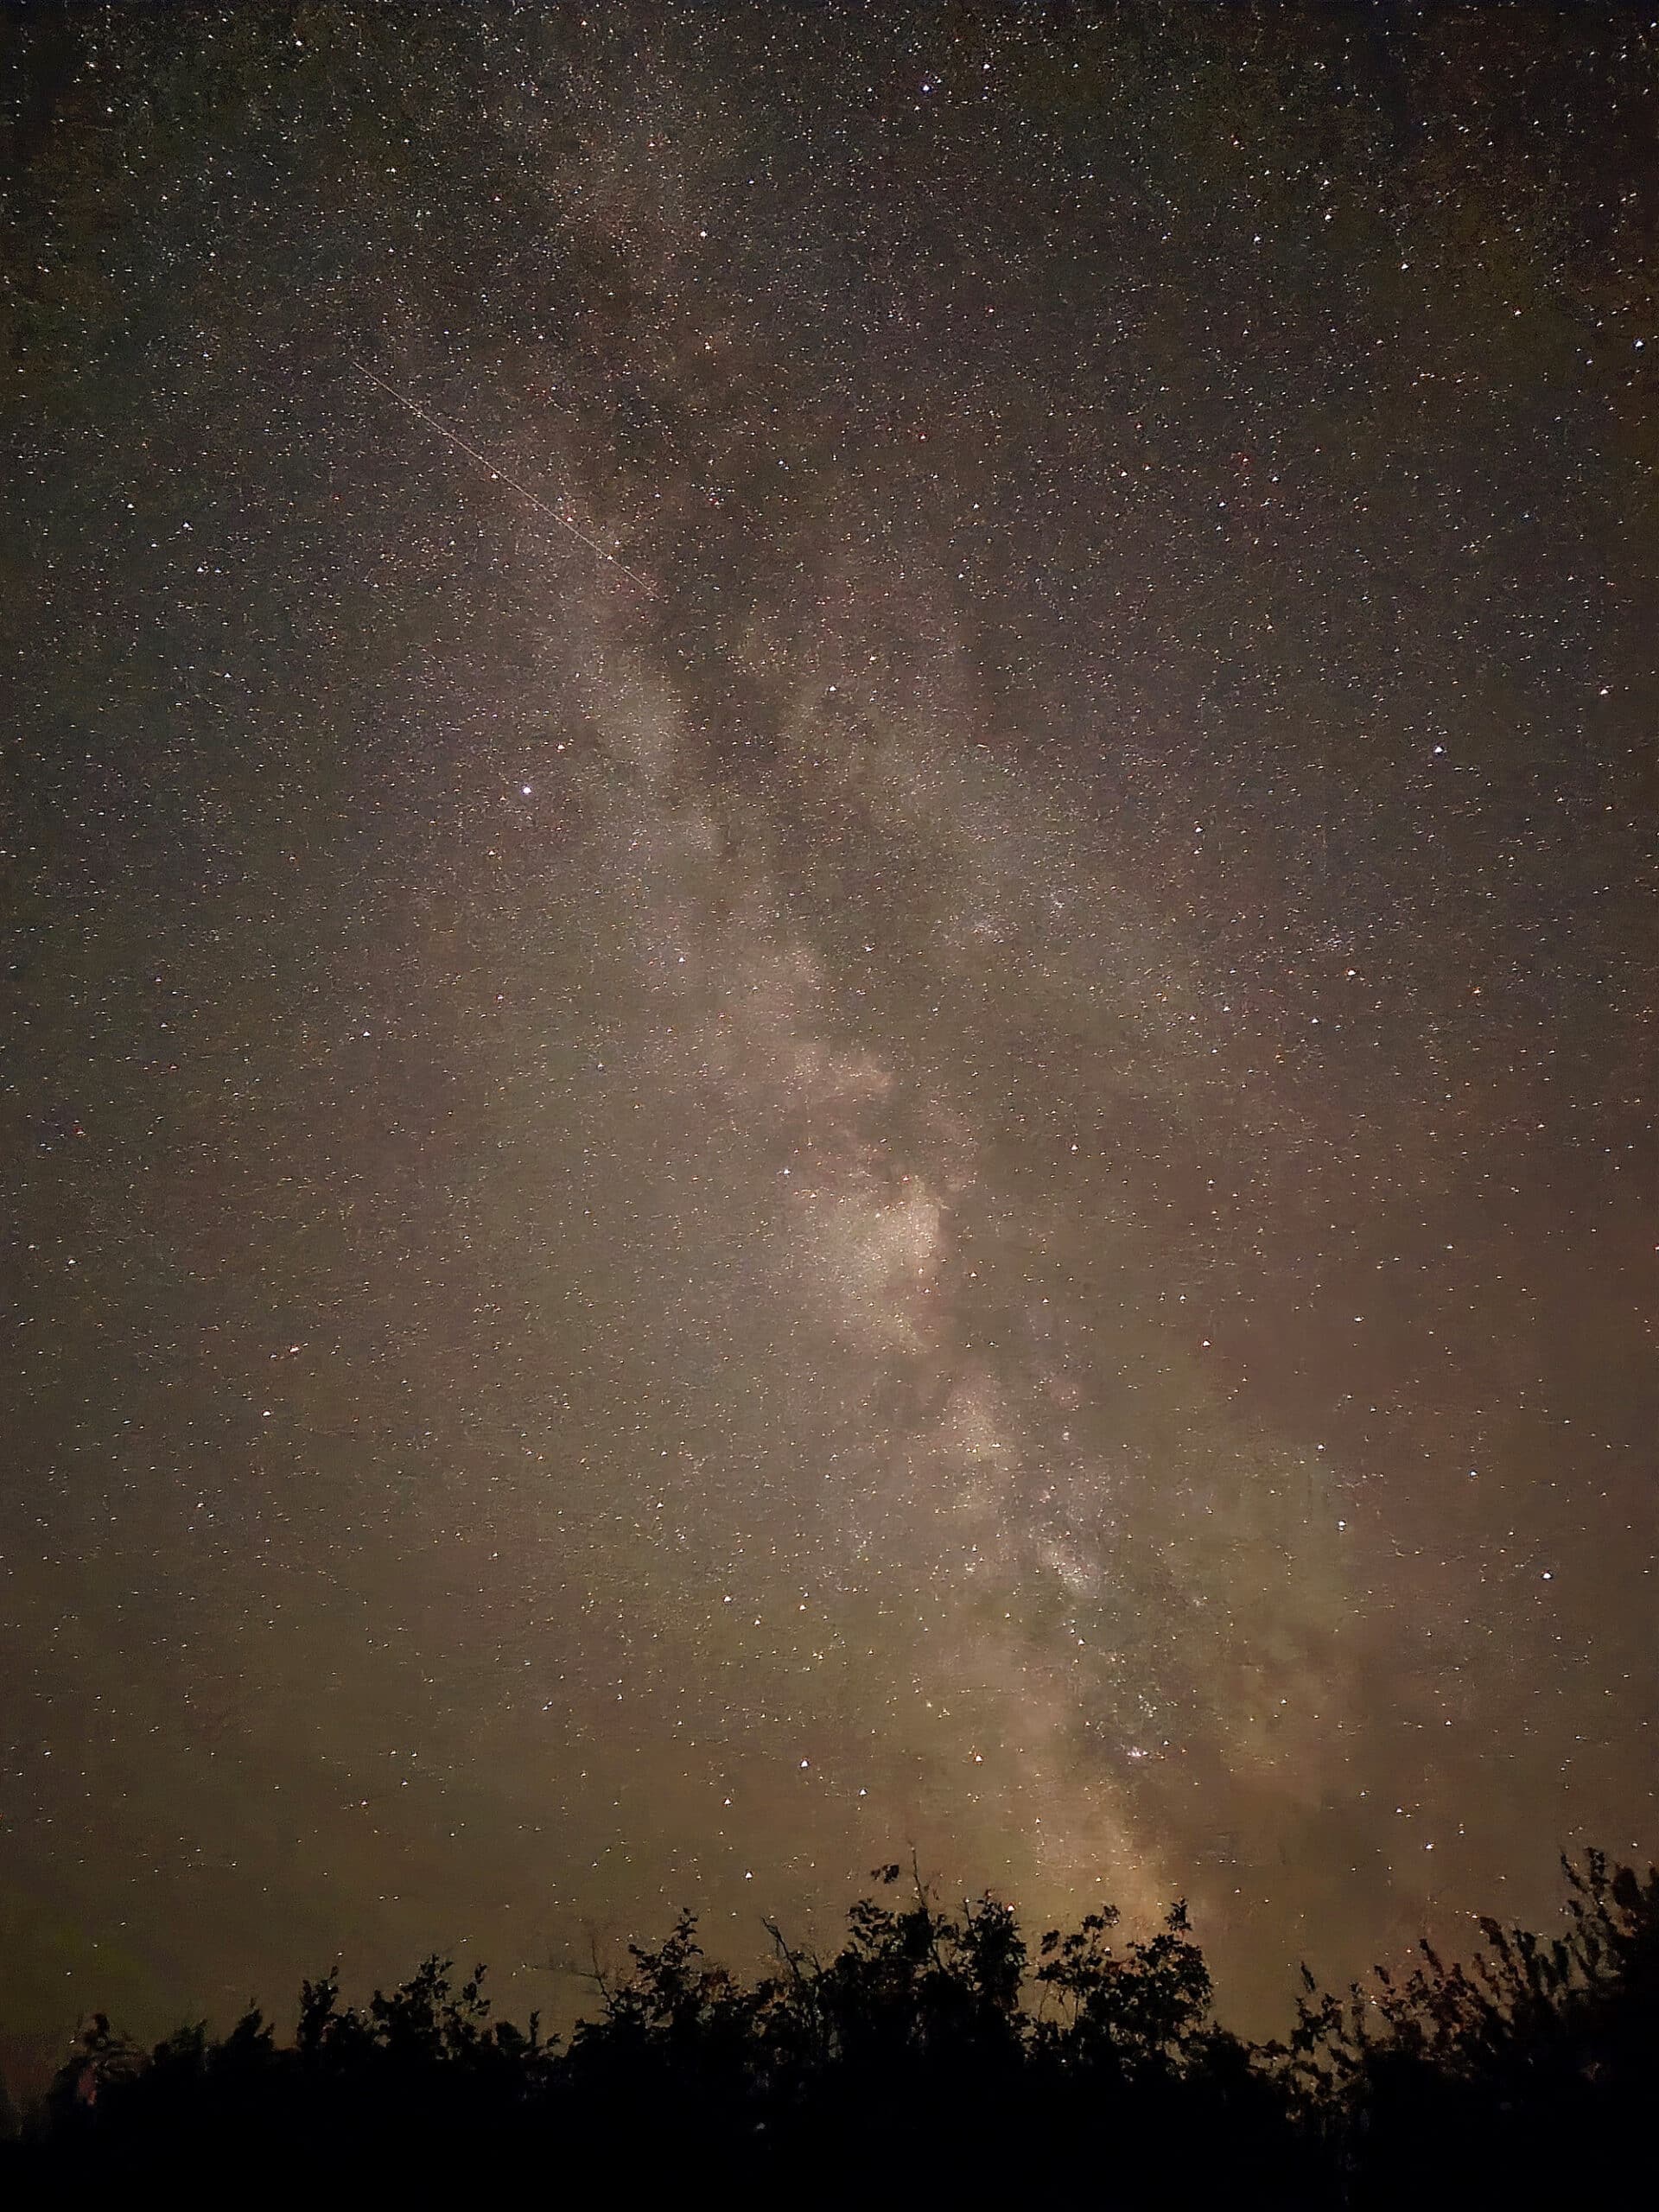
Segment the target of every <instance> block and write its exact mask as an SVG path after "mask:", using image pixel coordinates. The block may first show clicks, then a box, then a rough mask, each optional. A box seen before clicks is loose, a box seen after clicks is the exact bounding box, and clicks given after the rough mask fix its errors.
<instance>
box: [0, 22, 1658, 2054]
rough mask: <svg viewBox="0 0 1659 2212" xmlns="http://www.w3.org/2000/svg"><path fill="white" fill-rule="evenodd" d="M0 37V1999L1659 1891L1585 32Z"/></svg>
mask: <svg viewBox="0 0 1659 2212" xmlns="http://www.w3.org/2000/svg"><path fill="white" fill-rule="evenodd" d="M0 67H3V96H4V102H5V120H6V126H7V130H6V143H5V146H4V149H0V167H3V173H4V177H5V181H6V186H7V190H8V194H9V200H10V213H9V216H8V220H7V227H6V233H5V243H4V245H3V249H0V253H3V270H0V273H3V277H4V280H5V283H4V292H3V314H4V318H5V324H6V336H7V340H8V359H7V361H6V364H5V366H4V371H3V373H4V376H5V389H6V395H7V396H6V404H5V425H6V431H7V448H8V452H9V454H10V464H9V465H8V466H7V467H6V468H5V469H4V472H3V474H4V483H3V498H4V499H5V501H6V508H7V512H6V518H5V529H4V543H3V556H0V557H3V563H4V570H3V579H0V636H3V669H4V677H3V689H4V700H3V712H0V722H3V734H4V745H5V754H4V760H5V778H6V781H5V786H4V795H3V807H4V815H3V836H4V842H5V848H6V868H7V873H6V877H5V882H6V890H5V894H4V899H5V904H4V912H5V919H6V924H7V963H8V966H7V987H6V988H7V999H6V1006H5V1014H4V1023H3V1028H4V1047H5V1058H4V1066H3V1086H4V1087H3V1101H4V1109H5V1123H4V1128H5V1151H4V1160H5V1164H6V1172H7V1182H8V1188H9V1198H8V1204H7V1206H6V1208H5V1211H4V1240H5V1258H4V1304H5V1310H6V1317H7V1342H6V1350H5V1351H4V1354H3V1362H0V1366H3V1374H0V1397H3V1404H0V1436H3V1465H0V1554H3V1557H0V1721H3V1728H0V1734H3V1774H0V1961H3V1993H0V2015H3V2018H4V2019H5V2021H6V2023H7V2024H8V2026H9V2027H10V2029H11V2030H12V2031H14V2032H15V2033H16V2034H17V2035H19V2036H28V2035H36V2036H40V2037H45V2036H47V2035H48V2034H49V2033H55V2032H56V2031H59V2030H60V2029H63V2028H67V2027H69V2026H72V2025H73V2022H74V2019H75V2018H76V2015H77V2014H78V2013H79V2012H83V2011H85V2010H86V2009H89V2008H91V2007H92V2006H94V2005H98V2006H101V2007H104V2008H105V2009H108V2010H110V2011H111V2012H114V2013H116V2014H117V2015H118V2017H120V2018H123V2019H124V2020H125V2021H127V2022H128V2023H130V2024H132V2025H133V2026H135V2027H137V2028H140V2029H143V2030H145V2031H160V2030H161V2029H162V2028H164V2027H166V2026H168V2025H169V2024H172V2023H173V2022H174V2021H175V2020H176V2019H177V2018H180V2017H181V2016H182V2015H185V2014H187V2013H188V2014H191V2015H193V2016H194V2015H200V2014H201V2013H210V2014H212V2015H213V2016H214V2017H216V2018H219V2019H221V2020H222V2019H224V2018H226V2016H227V2015H228V2014H229V2012H231V2010H232V2008H233V2007H234V2006H236V2005H238V2004H239V2003H240V2002H241V2001H242V2000H243V1999H245V1998H246V1997H247V1996H248V1995H249V1993H255V1994H257V1995H258V1996H259V1997H260V1998H261V1999H264V2000H265V2001H267V2002H269V2003H271V2004H274V2005H277V2007H278V2008H279V2010H280V2008H281V2007H282V2006H283V2005H285V2003H286V2002H287V2000H288V1998H289V1993H291V1992H292V1991H293V1990H294V1989H295V1988H296V1986H297V1982H298V1980H299V1977H300V1976H301V1974H306V1973H311V1974H315V1973H317V1972H319V1971H321V1969H323V1968H325V1967H327V1965H328V1963H329V1962H330V1961H332V1960H333V1959H334V1957H335V1956H336V1955H343V1957H344V1960H345V1965H346V1979H347V1982H348V1984H349V1985H350V1986H352V1987H353V1988H361V1987H364V1986H366V1985H367V1984H368V1983H369V1981H370V1980H372V1979H376V1978H384V1977H385V1976H387V1975H393V1976H397V1975H401V1974H403V1973H404V1972H405V1971H407V1970H408V1969H409V1968H410V1967H411V1966H412V1965H413V1964H414V1962H415V1961H416V1959H417V1958H418V1957H419V1956H421V1955H423V1953H425V1952H426V1951H429V1950H430V1949H433V1948H438V1949H440V1950H442V1951H443V1952H445V1953H446V1954H448V1953H454V1955H457V1956H458V1957H460V1958H461V1959H463V1960H464V1961H467V1962H468V1963H470V1961H471V1960H472V1959H473V1958H474V1957H480V1958H483V1959H486V1960H488V1961H490V1962H491V1965H492V1968H493V1974H494V1976H495V1978H496V1980H497V1982H498V1984H499V1985H501V1986H502V1993H503V1994H504V1995H506V1996H508V1997H510V1999H511V2000H512V2005H514V2006H515V2007H516V2008H517V2009H518V2010H519V2011H521V2012H522V2011H523V2010H524V2009H526V2008H527V2006H528V2005H530V2004H533V2003H540V2004H542V2005H543V2006H545V2007H546V2008H547V2010H548V2011H549V2012H550V2014H552V2015H553V2016H555V2017H557V2016H559V2015H561V2013H562V2012H563V2011H564V2010H566V2009H568V2008H569V2006H570V2005H573V2004H574V2003H575V2001H576V1999H578V1998H579V1997H580V1996H581V1994H582V1992H581V1987H580V1985H579V1984H576V1983H575V1982H573V1981H571V1980H568V1979H565V1978H564V1977H565V1976H566V1975H567V1974H568V1973H569V1969H570V1968H571V1967H574V1966H581V1965H585V1964H586V1963H587V1962H588V1957H589V1947H590V1944H592V1943H597V1945H598V1947H599V1948H600V1952H601V1955H606V1954H607V1952H608V1951H612V1950H613V1949H614V1948H616V1947H618V1946H620V1943H621V1942H623V1941H624V1940H626V1938H628V1937H630V1936H639V1937H644V1936H651V1935H654V1934H658V1933H660V1932H662V1931H664V1929H666V1928H667V1926H668V1925H669V1924H670V1923H671V1920H672V1917H673V1916H674V1913H675V1912H676V1910H677V1909H678V1908H679V1907H680V1906H681V1905H682V1904H687V1905H690V1906H692V1907H694V1908H695V1909H696V1910H699V1911H700V1912H701V1913H702V1915H703V1919H704V1929H705V1936H706V1940H707V1942H708V1943H709V1947H710V1948H711V1949H714V1950H715V1951H716V1952H719V1953H721V1954H723V1955H728V1956H729V1957H732V1958H734V1960H739V1961H741V1960H743V1959H745V1958H747V1956H749V1955H752V1954H753V1951H754V1949H755V1948H756V1946H757V1944H758V1943H759V1942H760V1941H761V1940H762V1938H761V1935H760V1916H761V1915H762V1914H763V1913H774V1914H779V1915H781V1916H783V1917H784V1919H785V1923H787V1924H788V1926H789V1927H790V1928H791V1931H792V1932H794V1933H796V1934H797V1935H800V1936H807V1935H816V1936H818V1937H820V1938H823V1936H826V1935H829V1936H833V1930H834V1929H835V1927H836V1924H837V1922H838V1919H839V1916H840V1914H841V1911H842V1908H843V1907H844V1905H845V1904H846V1903H847V1901H848V1900H849V1898H850V1897H851V1896H853V1895H854V1894H855V1893H856V1891H858V1889H859V1887H860V1885H861V1883H862V1882H863V1881H864V1879H865V1878H866V1876H867V1873H868V1869H870V1868H871V1867H873V1866H876V1865H877V1864H879V1863H880V1862H883V1861H886V1860H888V1859H902V1860H906V1861H907V1860H908V1859H909V1857H910V1854H911V1852H912V1848H913V1850H914V1852H915V1853H916V1854H917V1858H918V1864H919V1865H920V1866H921V1868H922V1870H923V1871H924V1872H926V1873H930V1874H931V1875H934V1876H936V1877H938V1879H939V1880H940V1881H941V1882H942V1884H943V1885H944V1889H945V1891H946V1892H947V1893H951V1892H954V1893H957V1894H961V1893H962V1892H963V1891H964V1890H968V1891H980V1890H982V1889H984V1888H987V1887H990V1888H993V1889H995V1891H998V1892H999V1893H1000V1894H1001V1895H1003V1896H1006V1897H1009V1898H1010V1899H1012V1900H1013V1901H1014V1903H1015V1904H1017V1905H1018V1906H1019V1907H1020V1910H1021V1912H1022V1914H1023V1915H1025V1916H1027V1919H1028V1921H1029V1922H1030V1923H1033V1924H1035V1925H1036V1926H1038V1927H1041V1926H1044V1925H1047V1924H1048V1923H1049V1922H1050V1920H1051V1918H1054V1917H1059V1916H1065V1915H1068V1914H1069V1915H1073V1916H1075V1915H1077V1914H1078V1913H1081V1912H1083V1911H1084V1910H1090V1908H1092V1907H1093V1906H1094V1905H1096V1904H1098V1903H1099V1902H1100V1901H1101V1900H1102V1898H1103V1897H1109V1898H1113V1899H1116V1901H1117V1902H1118V1903H1119V1904H1122V1906H1123V1907H1124V1908H1125V1910H1126V1911H1127V1912H1128V1913H1129V1914H1131V1915H1132V1916H1133V1915H1139V1914H1142V1913H1146V1912H1148V1911H1150V1910H1153V1909H1154V1907H1156V1906H1157V1905H1158V1904H1160V1902H1162V1901H1165V1900H1167V1899H1168V1898H1170V1897H1173V1896H1177V1895H1180V1894H1185V1895H1187V1896H1188V1897H1190V1898H1191V1899H1192V1904H1193V1909H1194V1916H1195V1922H1196V1925H1197V1929H1198V1935H1199V1937H1200V1939H1201V1940H1202V1941H1203V1942H1205V1946H1206V1948H1207V1950H1208V1951H1209V1953H1210V1955H1211V1960H1212V1961H1213V1963H1214V1964H1215V1966H1216V1967H1217V1974H1218V1978H1219V1981H1220V1994H1221V2005H1222V2010H1223V2013H1224V2016H1225V2017H1228V2018H1231V2019H1233V2020H1235V2021H1237V2022H1239V2023H1240V2024H1251V2023H1252V2022H1253V2021H1258V2020H1267V2021H1270V2022H1274V2023H1277V2022H1279V2021H1281V2019H1282V2018H1283V2014H1284V2008H1285V2005H1286V1993H1287V1990H1288V1987H1289V1986H1290V1980H1291V1976H1292V1974H1293V1972H1294V1966H1295V1962H1296V1961H1297V1959H1298V1958H1299V1957H1300V1956H1304V1955H1305V1956H1306V1957H1307V1958H1308V1959H1309V1960H1310V1961H1312V1962H1313V1964H1314V1965H1315V1967H1318V1968H1319V1970H1320V1971H1321V1972H1324V1973H1326V1974H1343V1975H1345V1974H1348V1973H1351V1972H1354V1971H1358V1970H1360V1969H1362V1968H1363V1967H1365V1966H1367V1965H1368V1964H1369V1963H1370V1961H1371V1960H1372V1959H1373V1958H1375V1957H1378V1956H1383V1955H1391V1954H1393V1953H1395V1952H1397V1951H1398V1950H1399V1949H1400V1948H1402V1945H1403V1944H1404V1943H1405V1942H1406V1941H1407V1940H1408V1937H1409V1936H1411V1935H1412V1934H1413V1933H1414V1932H1415V1931H1416V1930H1417V1929H1420V1928H1421V1927H1422V1926H1424V1925H1428V1926H1431V1927H1433V1929H1436V1930H1437V1931H1438V1932H1443V1933H1448V1934H1449V1935H1451V1936H1453V1937H1454V1938H1455V1937H1456V1936H1459V1934H1460V1933H1461V1932H1463V1931H1465V1930H1466V1928H1467V1923H1466V1921H1465V1919H1464V1918H1463V1917H1462V1916H1464V1915H1466V1914H1467V1913H1468V1912H1469V1911H1470V1910H1471V1909H1477V1908H1490V1909H1492V1910H1498V1911H1512V1912H1516V1913H1518V1914H1521V1915H1522V1916H1527V1915H1530V1916H1548V1912H1549V1911H1550V1910H1551V1901H1552V1899H1553V1897H1554V1891H1555V1880H1554V1873H1555V1854H1556V1853H1557V1851H1558V1850H1559V1849H1560V1847H1562V1846H1563V1845H1575V1844H1577V1843H1579V1842H1581V1841H1584V1840H1592V1841H1598V1842H1600V1843H1602V1844H1604V1845H1605V1847H1607V1848H1608V1849H1610V1850H1611V1851H1612V1852H1614V1853H1627V1854H1628V1853H1635V1854H1638V1855H1641V1856H1643V1858H1645V1856H1646V1855H1647V1854H1649V1853H1652V1852H1653V1850H1654V1849H1655V1847H1656V1846H1659V1820H1656V1806H1655V1796H1656V1784H1659V1758H1656V1742H1655V1721H1656V1717H1659V1630H1656V1601H1659V1576H1656V1572H1655V1562H1656V1557H1659V1514H1656V1505H1659V1478H1656V1466H1655V1451H1654V1443H1655V1438H1656V1434H1659V1388H1656V1371H1655V1367H1654V1360H1653V1353H1654V1346H1653V1316H1654V1313H1655V1310H1656V1306H1655V1296H1654V1292H1655V1280H1654V1255H1655V1247H1656V1236H1659V1155H1656V1151H1655V1147H1654V1138H1653V1092H1654V1084H1655V1078H1656V1069H1655V1058H1654V1050H1655V1048H1654V1036H1653V1015H1654V1005H1655V989H1656V985H1655V977H1656V973H1659V928H1656V924H1659V901H1656V892H1659V882H1656V873H1659V872H1656V864H1655V863H1656V843H1655V837H1654V829H1655V822H1656V811H1655V801H1656V795H1659V776H1656V753H1655V746H1654V741H1655V733H1656V728H1659V720H1656V713H1659V683H1656V662H1659V655H1656V648H1655V639H1656V636H1659V575H1656V570H1659V513H1656V499H1655V490H1656V470H1659V381H1656V369H1659V313H1656V311H1655V289H1654V279H1653V260H1652V256H1653V252H1654V250H1655V241H1656V207H1659V161H1656V138H1655V131H1656V119H1659V98H1656V92H1659V35H1656V32H1655V29H1654V28H1653V26H1652V25H1651V24H1650V23H1649V20H1648V15H1647V12H1646V11H1643V10H1636V9H1635V8H1625V7H1605V8H1603V7H1596V6H1589V5H1574V6H1561V7H1559V8H1550V7H1541V6H1539V7H1535V6H1532V5H1516V6H1510V7H1501V8H1500V7H1485V8H1471V7H1462V8H1449V9H1442V8H1437V7H1412V6H1408V5H1399V6H1383V5H1380V4H1379V5H1376V6H1369V7H1364V8H1361V7H1359V6H1357V5H1356V6H1352V7H1332V6H1324V7H1320V8H1319V9H1317V10H1311V11H1304V10H1301V9H1300V8H1293V7H1262V8H1254V7H1248V6H1240V7H1222V6H1207V5H1201V4H1196V3H1195V4H1180V5H1168V6H1157V5H1138V6H1133V7H1125V8H1122V9H1120V10H1112V11H1110V12H1099V13H1095V12H1090V11H1088V10H1082V9H1077V8H1070V7H1067V8H1061V7H1058V6H1056V7H1045V6H1041V5H1038V4H1034V0H1033V4H1027V5H1023V6H1018V5H1014V4H1007V5H1005V6H1001V7H998V6H993V5H981V6H976V7H971V8H969V7H962V8H957V9H945V8H938V9H921V10H910V9H907V8H899V7H893V6H882V7H874V6H872V7H868V8H864V9H848V8H836V7H830V6H823V7H817V8H810V9H809V8H806V7H804V6H803V7H789V6H785V5H781V4H779V5H767V6H756V7H753V8H748V9H741V8H718V7H715V6H707V7H696V8H694V7H685V8H683V9H681V10H678V11H673V10H669V9H667V8H665V7H649V8H641V9H640V10H638V12H634V11H631V10H627V9H626V8H622V7H617V6H612V5H609V4H607V0H592V4H590V5H589V6H588V10H587V13H586V15H585V16H584V15H583V14H582V12H581V11H580V10H578V9H577V8H575V7H574V6H572V7H555V6H548V7H544V8H534V7H529V6H524V7H519V8H516V9H510V8H506V7H505V6H504V7H499V8H496V7H486V6H469V5H464V4H461V0H454V4H450V5H448V6H446V7H416V6H381V7H362V8H355V9H353V8H349V7H346V6H344V5H333V4H327V0H319V4H315V5H309V6H299V7H295V8H291V9H290V8H286V7H276V6H271V7H265V6H248V7H238V8H233V9H219V10H196V9H194V8H191V7H187V6H183V5H176V6H152V7H131V8H126V9H122V8H105V7H96V6H86V7H79V8H78V7H73V6H72V7H67V8H63V7H48V6H46V5H41V6H39V7H32V8H31V7H16V6H13V7H10V8H9V9H7V10H5V12H4V14H3V16H0ZM405 403H407V404H405Z"/></svg>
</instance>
